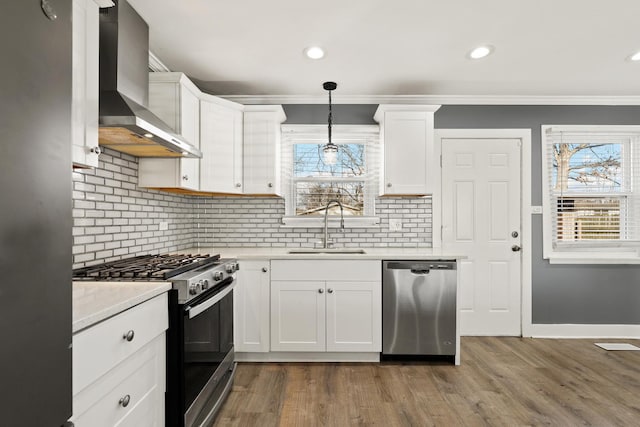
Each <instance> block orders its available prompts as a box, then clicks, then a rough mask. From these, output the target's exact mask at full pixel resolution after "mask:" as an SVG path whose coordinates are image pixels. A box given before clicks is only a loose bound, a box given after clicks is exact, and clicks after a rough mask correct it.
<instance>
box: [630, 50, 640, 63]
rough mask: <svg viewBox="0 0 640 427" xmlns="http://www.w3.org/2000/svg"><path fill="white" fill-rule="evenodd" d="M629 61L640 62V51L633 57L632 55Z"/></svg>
mask: <svg viewBox="0 0 640 427" xmlns="http://www.w3.org/2000/svg"><path fill="white" fill-rule="evenodd" d="M629 60H631V61H640V51H639V52H636V53H634V54H633V55H631V56H630V57H629Z"/></svg>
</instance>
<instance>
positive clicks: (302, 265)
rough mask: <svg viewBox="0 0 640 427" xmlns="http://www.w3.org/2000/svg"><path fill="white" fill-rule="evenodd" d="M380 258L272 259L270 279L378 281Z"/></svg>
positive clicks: (380, 274)
mask: <svg viewBox="0 0 640 427" xmlns="http://www.w3.org/2000/svg"><path fill="white" fill-rule="evenodd" d="M381 277H382V263H381V261H380V260H352V259H349V260H346V259H340V260H338V259H330V260H329V259H326V260H324V259H323V260H308V259H305V260H288V259H282V260H273V261H271V280H339V281H346V282H351V281H380V280H381Z"/></svg>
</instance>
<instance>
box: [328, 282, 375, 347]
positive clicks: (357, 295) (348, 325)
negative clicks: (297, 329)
mask: <svg viewBox="0 0 640 427" xmlns="http://www.w3.org/2000/svg"><path fill="white" fill-rule="evenodd" d="M326 286H327V292H326V295H327V351H369V352H371V351H380V350H381V348H382V345H381V344H382V343H381V336H382V315H381V313H382V299H381V283H380V282H327V285H326Z"/></svg>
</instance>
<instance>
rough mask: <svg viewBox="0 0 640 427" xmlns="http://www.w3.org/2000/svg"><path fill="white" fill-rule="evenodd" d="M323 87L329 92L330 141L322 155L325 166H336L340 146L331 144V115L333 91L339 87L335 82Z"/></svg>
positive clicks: (327, 83)
mask: <svg viewBox="0 0 640 427" xmlns="http://www.w3.org/2000/svg"><path fill="white" fill-rule="evenodd" d="M322 87H323V88H324V90H326V91H328V92H329V141H328V142H327V143H326V144H325V145H324V147H322V153H323V158H324V162H325V164H328V165H335V164H336V161H337V160H338V146H337V145H336V144H334V143H333V142H331V122H332V120H333V116H332V114H331V91H332V90H335V89H336V88H337V87H338V85H337V84H336V83H335V82H324V83H323V84H322Z"/></svg>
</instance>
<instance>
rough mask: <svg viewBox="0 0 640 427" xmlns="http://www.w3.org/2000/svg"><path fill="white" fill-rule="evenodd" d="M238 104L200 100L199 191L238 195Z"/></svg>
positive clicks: (240, 188) (240, 182)
mask: <svg viewBox="0 0 640 427" xmlns="http://www.w3.org/2000/svg"><path fill="white" fill-rule="evenodd" d="M242 109H243V106H242V105H241V104H237V103H235V102H231V101H227V100H225V99H221V98H218V97H215V96H212V95H207V94H202V95H201V97H200V150H201V151H202V159H201V161H200V190H201V191H203V192H211V193H226V194H242V192H243V179H242V134H243V132H242V121H243V118H242Z"/></svg>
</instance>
